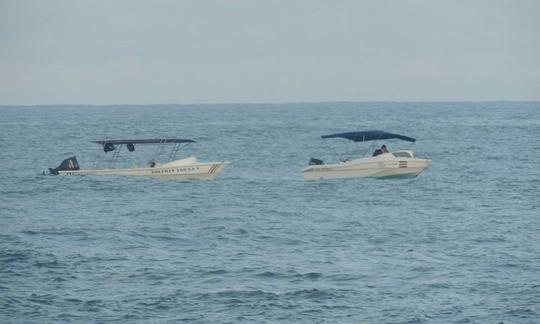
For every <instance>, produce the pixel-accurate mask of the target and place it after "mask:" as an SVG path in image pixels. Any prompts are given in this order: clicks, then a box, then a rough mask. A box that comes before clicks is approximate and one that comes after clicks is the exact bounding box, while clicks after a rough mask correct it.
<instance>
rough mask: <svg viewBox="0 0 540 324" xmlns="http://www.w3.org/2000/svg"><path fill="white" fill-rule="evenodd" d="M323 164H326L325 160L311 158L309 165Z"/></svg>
mask: <svg viewBox="0 0 540 324" xmlns="http://www.w3.org/2000/svg"><path fill="white" fill-rule="evenodd" d="M322 164H324V162H323V160H319V159H316V158H311V159H310V160H309V165H322Z"/></svg>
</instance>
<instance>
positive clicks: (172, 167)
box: [49, 139, 229, 180]
mask: <svg viewBox="0 0 540 324" xmlns="http://www.w3.org/2000/svg"><path fill="white" fill-rule="evenodd" d="M193 142H195V141H193V140H189V139H132V140H102V141H95V142H94V143H96V144H98V145H99V146H100V149H98V153H101V151H103V152H104V153H105V154H107V153H109V152H111V154H112V159H111V160H109V162H110V163H111V164H113V163H115V162H116V161H117V159H118V157H119V156H120V151H121V149H122V147H123V146H124V145H125V146H126V147H127V149H128V151H129V152H133V151H135V145H156V146H157V150H156V155H155V156H154V158H153V159H152V160H151V161H150V162H149V163H148V165H147V166H145V167H138V166H136V165H134V166H133V167H130V168H100V167H99V164H100V162H101V160H102V159H101V158H100V157H101V155H100V154H98V157H97V158H96V162H95V164H94V168H92V169H80V167H79V163H78V162H77V158H76V157H75V156H73V157H70V158H67V159H65V160H64V161H62V163H61V164H60V166H58V167H57V168H55V169H49V172H50V173H51V174H54V175H61V176H83V175H126V176H149V177H154V178H162V179H207V180H213V179H214V178H216V177H217V175H218V174H219V173H220V172H221V171H223V169H224V168H225V167H226V166H227V165H228V164H229V162H227V161H222V162H198V161H197V159H196V158H195V157H194V156H190V157H187V158H184V159H180V160H177V159H176V153H177V152H178V150H180V148H181V146H182V145H184V146H185V145H188V144H190V143H193ZM164 145H170V146H172V152H171V153H170V155H169V159H168V161H167V162H165V163H160V162H159V156H160V152H161V148H162V147H163V146H164ZM101 148H102V149H101Z"/></svg>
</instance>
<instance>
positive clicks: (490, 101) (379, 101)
mask: <svg viewBox="0 0 540 324" xmlns="http://www.w3.org/2000/svg"><path fill="white" fill-rule="evenodd" d="M505 102H520V103H540V99H539V100H366V101H350V100H336V101H283V102H216V103H116V104H86V103H58V104H0V107H51V106H64V107H66V106H80V107H113V106H140V107H144V106H218V105H223V106H227V105H230V106H232V105H238V106H249V105H267V106H276V105H302V104H336V103H342V104H343V103H344V104H355V103H505Z"/></svg>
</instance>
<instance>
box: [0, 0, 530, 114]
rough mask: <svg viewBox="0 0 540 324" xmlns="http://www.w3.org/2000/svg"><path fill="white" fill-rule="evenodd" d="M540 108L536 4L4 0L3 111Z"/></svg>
mask: <svg viewBox="0 0 540 324" xmlns="http://www.w3.org/2000/svg"><path fill="white" fill-rule="evenodd" d="M484 100H488V101H489V100H540V1H536V0H530V1H525V0H512V1H510V0H508V1H502V0H485V1H484V0H455V1H450V0H449V1H442V0H403V1H397V0H395V1H385V0H373V1H362V0H357V1H341V0H336V1H330V0H327V1H318V0H274V1H265V0H260V1H256V0H243V1H241V0H238V1H217V0H216V1H206V0H194V1H181V0H179V1H161V0H152V1H150V0H148V1H138V0H115V1H110V0H105V1H101V0H91V1H83V0H61V1H60V0H48V1H41V0H35V1H29V0H10V1H6V0H0V105H33V104H170V103H178V104H191V103H280V102H320V101H484Z"/></svg>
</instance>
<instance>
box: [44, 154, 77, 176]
mask: <svg viewBox="0 0 540 324" xmlns="http://www.w3.org/2000/svg"><path fill="white" fill-rule="evenodd" d="M71 170H80V168H79V162H77V158H76V157H75V156H72V157H70V158H67V159H65V160H64V161H62V163H60V165H59V166H58V167H57V168H56V169H51V168H49V172H50V173H51V174H55V175H58V171H71Z"/></svg>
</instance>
